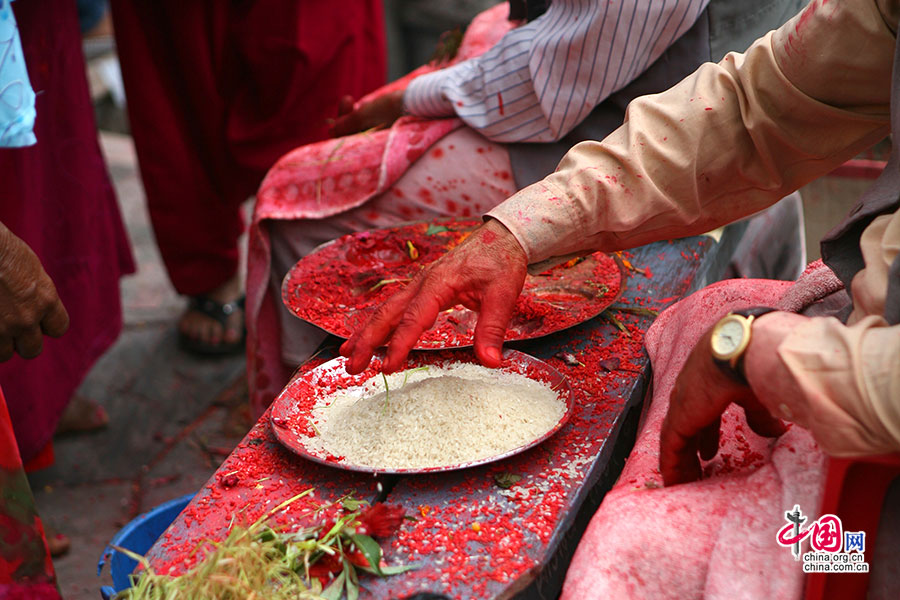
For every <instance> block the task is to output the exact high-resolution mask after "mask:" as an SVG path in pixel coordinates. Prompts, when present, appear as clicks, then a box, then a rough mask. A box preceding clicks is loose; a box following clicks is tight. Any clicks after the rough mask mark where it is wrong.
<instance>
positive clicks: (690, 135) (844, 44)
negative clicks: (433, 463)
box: [342, 0, 898, 368]
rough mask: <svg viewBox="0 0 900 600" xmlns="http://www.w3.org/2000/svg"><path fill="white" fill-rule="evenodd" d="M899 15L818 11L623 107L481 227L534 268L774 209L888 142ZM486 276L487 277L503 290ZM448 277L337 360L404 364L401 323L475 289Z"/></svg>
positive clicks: (433, 272) (381, 317)
mask: <svg viewBox="0 0 900 600" xmlns="http://www.w3.org/2000/svg"><path fill="white" fill-rule="evenodd" d="M897 13H898V2H897V1H896V0H894V1H893V2H887V1H886V0H877V1H876V0H844V1H843V2H828V3H827V4H825V5H824V6H823V2H822V0H814V2H813V3H812V4H810V6H809V7H808V8H807V9H806V10H805V11H804V12H803V13H802V14H800V15H798V16H797V17H794V18H793V19H791V20H790V21H789V22H788V23H786V24H785V25H784V26H782V27H781V28H780V29H779V30H778V31H777V32H775V33H770V34H769V35H767V36H766V37H764V38H763V39H761V40H759V41H758V42H757V43H755V44H754V45H753V46H752V47H751V48H750V49H749V50H748V52H747V53H746V55H740V54H729V55H728V56H726V57H725V58H724V59H723V60H722V62H721V63H719V64H718V65H713V64H707V65H705V66H703V67H701V68H700V69H699V70H698V71H697V72H695V73H694V74H693V75H691V76H690V77H688V78H687V79H685V80H684V81H682V82H681V83H679V84H678V85H676V86H675V87H673V88H672V89H670V90H668V91H666V92H664V93H662V94H657V95H653V96H645V97H642V98H638V99H637V100H635V101H634V102H632V103H631V104H630V105H629V109H628V121H626V123H625V124H624V125H623V126H622V127H620V128H619V129H617V130H616V131H615V132H613V133H612V134H611V135H610V136H609V137H607V138H606V139H605V140H603V141H602V142H584V143H581V144H579V145H577V146H575V148H573V149H572V150H571V151H570V152H569V153H568V154H567V155H566V157H565V158H564V159H563V161H562V163H561V164H560V168H559V169H558V170H557V171H556V173H553V174H551V175H550V176H548V177H546V178H545V179H544V180H542V181H540V182H538V183H535V184H534V185H532V186H529V187H527V188H525V189H524V190H522V191H521V192H519V193H517V194H516V195H514V196H513V197H512V198H510V199H509V200H507V201H506V202H503V203H502V204H500V205H499V206H498V207H496V208H494V209H493V210H492V211H491V212H489V213H488V216H489V217H492V218H493V219H494V220H496V221H498V222H499V223H493V222H489V223H488V225H490V226H491V227H492V228H493V231H494V236H495V237H496V238H499V240H500V241H501V242H502V243H503V244H504V245H510V244H511V243H517V245H518V246H519V248H520V251H519V252H520V253H521V255H522V260H524V261H526V262H527V263H528V264H534V263H537V262H540V261H543V260H546V259H550V258H553V257H559V256H565V255H569V254H573V253H587V252H589V251H593V250H617V249H620V248H629V247H633V246H637V245H641V244H646V243H649V242H653V241H657V240H661V239H668V238H671V237H678V236H685V235H691V234H699V233H702V232H704V231H708V230H710V229H713V228H715V227H717V226H719V225H723V224H725V223H728V222H730V221H733V220H735V219H738V218H740V217H743V216H746V215H749V214H751V213H753V212H756V211H757V210H760V209H761V208H764V207H765V206H767V205H769V204H772V203H774V202H775V201H777V200H778V199H779V198H781V197H782V196H784V195H785V194H786V193H788V192H791V191H793V190H795V189H797V188H798V187H800V186H801V185H803V184H804V183H806V182H808V181H810V180H811V179H813V178H814V177H816V176H818V175H821V174H824V173H826V172H828V171H829V170H831V169H832V168H834V167H836V166H837V165H839V164H841V163H842V162H843V161H845V160H847V159H849V158H851V157H852V156H853V155H855V154H856V153H857V152H859V151H860V150H862V149H863V148H865V147H867V146H869V145H872V144H874V143H876V142H877V141H879V140H880V139H881V138H883V137H884V136H885V135H886V134H887V131H888V115H889V103H890V81H891V67H892V62H893V52H894V45H895V41H894V33H893V32H894V30H895V29H896V23H897ZM838 77H839V78H840V79H839V80H838V79H837V78H838ZM500 224H502V227H501V226H499V225H500ZM472 239H473V240H474V241H476V242H477V240H480V237H476V236H473V238H472ZM453 252H459V253H462V252H464V254H465V256H464V257H463V258H465V259H466V260H478V257H479V255H480V254H482V253H488V252H490V249H489V248H487V247H486V246H483V245H479V244H478V243H473V244H469V245H467V246H466V248H465V249H464V250H463V248H462V246H460V247H459V248H458V249H455V250H454V251H453ZM517 256H518V255H517ZM495 266H496V270H495V271H494V272H493V274H492V277H493V278H494V279H496V280H497V281H498V282H499V281H503V280H508V279H509V274H508V273H506V272H505V271H504V270H503V267H502V265H495ZM517 266H518V264H517ZM457 267H459V261H456V262H454V261H449V260H448V261H444V262H443V263H441V264H437V263H435V268H433V269H430V270H429V271H428V273H427V277H428V279H429V285H428V286H418V287H417V288H416V290H415V291H414V292H413V293H410V294H409V295H407V296H406V297H405V301H404V303H402V304H401V303H393V304H391V306H390V307H389V309H383V310H380V311H379V312H378V313H376V315H375V316H374V317H373V318H372V319H371V320H370V321H369V323H368V324H367V325H366V326H364V327H363V328H362V329H361V330H360V331H359V332H357V333H355V334H354V335H353V337H352V338H351V339H350V341H349V342H348V343H346V344H345V345H344V346H343V347H342V353H343V354H344V356H348V357H351V362H352V364H353V365H354V368H362V367H363V366H364V365H365V364H367V363H368V361H369V359H370V357H371V354H372V351H373V350H374V349H375V348H376V347H378V346H379V345H381V344H382V343H385V342H388V341H389V349H390V353H391V354H392V355H393V356H396V357H405V356H406V353H407V352H409V350H410V349H411V348H412V346H413V344H414V343H415V338H414V337H411V336H409V335H396V334H393V332H394V331H395V328H396V327H397V325H398V323H405V324H407V326H406V327H404V328H403V331H404V332H406V333H409V332H410V331H419V332H421V331H424V330H425V329H427V328H428V327H430V326H431V324H432V321H429V320H428V315H429V314H430V312H429V311H427V310H425V308H426V307H428V306H431V305H433V304H434V303H435V298H437V297H439V302H440V303H443V302H446V301H450V300H452V299H454V298H460V297H462V296H464V295H465V294H467V293H472V288H471V287H470V286H474V285H477V284H478V283H479V282H480V281H481V280H480V279H476V278H471V277H467V274H466V273H465V272H464V271H461V272H457V271H455V270H454V269H455V268H457ZM488 279H490V278H488ZM446 282H452V285H451V284H450V283H446ZM507 287H510V288H511V287H514V286H507ZM502 298H503V299H504V302H508V303H510V305H511V304H512V303H514V302H515V296H514V295H513V296H511V297H509V296H508V295H504V296H502ZM451 305H452V304H451ZM480 310H481V314H480V315H479V321H480V320H482V319H486V320H488V321H489V322H490V323H492V324H496V323H505V322H506V321H504V320H503V319H502V318H498V316H502V315H505V314H507V313H508V311H509V310H510V307H509V306H506V305H505V304H503V302H498V301H494V302H489V303H482V304H481V306H480ZM412 322H415V327H411V326H408V325H409V324H410V323H412ZM392 334H393V337H392ZM502 339H503V336H502V335H499V336H498V335H491V336H485V337H484V338H482V339H481V342H480V343H481V348H480V350H479V339H478V338H477V336H476V350H479V357H481V356H484V355H485V353H486V352H487V350H488V349H489V348H496V349H497V350H498V351H499V348H500V344H501V342H502ZM396 364H399V359H398V362H397V363H396Z"/></svg>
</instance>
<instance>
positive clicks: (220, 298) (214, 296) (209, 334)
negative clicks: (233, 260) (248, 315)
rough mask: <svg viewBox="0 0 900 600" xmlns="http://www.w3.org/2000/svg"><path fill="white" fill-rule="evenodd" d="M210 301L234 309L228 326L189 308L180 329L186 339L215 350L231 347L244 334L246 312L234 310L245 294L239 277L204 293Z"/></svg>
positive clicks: (183, 316) (229, 315) (179, 326)
mask: <svg viewBox="0 0 900 600" xmlns="http://www.w3.org/2000/svg"><path fill="white" fill-rule="evenodd" d="M204 295H205V296H206V297H207V298H209V299H210V300H213V301H215V302H217V303H219V304H222V305H228V306H229V307H230V308H231V312H230V314H228V316H227V318H226V319H225V325H224V326H223V325H222V323H221V322H219V321H218V320H217V319H215V318H213V317H211V316H209V315H208V314H205V313H204V312H202V311H200V310H196V309H194V308H192V307H190V306H189V307H188V308H187V310H185V312H184V314H182V315H181V319H180V320H179V321H178V330H179V331H180V332H181V333H182V334H183V335H184V336H185V337H187V338H190V339H191V340H194V341H195V342H198V343H199V344H202V345H204V346H207V347H209V348H210V349H211V350H214V349H215V348H214V347H215V346H220V345H222V346H226V345H228V346H230V345H234V344H235V343H237V342H239V341H240V340H241V339H242V338H243V335H244V311H243V310H241V309H240V308H236V307H235V303H236V302H237V301H238V300H239V299H240V298H241V296H242V295H243V289H242V284H241V280H240V278H239V277H238V276H237V275H235V276H234V277H232V278H231V279H230V280H228V281H227V282H225V283H224V284H222V285H221V286H219V287H217V288H216V289H214V290H211V291H210V292H208V293H206V294H204Z"/></svg>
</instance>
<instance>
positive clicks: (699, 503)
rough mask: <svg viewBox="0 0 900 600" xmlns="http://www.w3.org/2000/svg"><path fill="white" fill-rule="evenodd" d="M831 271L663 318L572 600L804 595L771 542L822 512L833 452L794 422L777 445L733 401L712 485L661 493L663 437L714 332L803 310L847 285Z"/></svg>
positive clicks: (707, 299) (680, 307) (698, 302)
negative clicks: (627, 441) (680, 381)
mask: <svg viewBox="0 0 900 600" xmlns="http://www.w3.org/2000/svg"><path fill="white" fill-rule="evenodd" d="M826 271H827V272H826ZM830 273H831V272H830V270H829V269H828V268H827V267H825V266H824V265H822V264H821V261H819V262H818V264H817V263H813V264H812V265H810V267H808V268H807V270H806V271H805V272H804V275H803V276H801V278H800V280H798V281H797V282H795V283H789V282H783V281H768V280H753V279H740V280H729V281H723V282H719V283H717V284H714V285H711V286H709V287H707V288H705V289H703V290H700V291H698V292H697V293H695V294H693V295H691V296H689V297H688V298H685V299H684V300H682V301H680V302H678V303H677V304H675V305H673V306H672V307H670V308H669V309H668V310H666V311H665V312H663V313H662V314H661V315H660V316H659V318H658V319H657V321H656V322H655V323H654V324H653V326H652V327H651V328H650V330H649V331H648V332H647V337H646V341H645V344H646V347H647V350H648V352H649V354H650V358H651V361H652V363H653V373H654V379H653V386H654V392H653V401H652V403H651V404H650V406H649V409H648V410H647V413H646V415H645V422H644V423H643V425H642V428H641V431H640V432H639V434H638V438H637V441H636V442H635V447H634V450H633V451H632V452H631V455H630V456H629V458H628V462H627V463H626V465H625V468H624V469H623V471H622V475H621V476H620V477H619V480H618V481H617V482H616V484H615V486H614V487H613V489H612V490H611V491H610V492H609V493H608V494H607V495H606V497H605V498H604V500H603V503H602V505H601V506H600V508H599V509H598V510H597V512H596V514H595V515H594V517H593V518H592V520H591V522H590V525H589V526H588V529H587V531H586V532H585V534H584V537H583V538H582V540H581V542H580V544H579V546H578V549H577V551H576V553H575V556H574V559H573V561H572V564H571V566H570V568H569V572H568V574H567V576H566V581H565V585H564V588H563V595H562V598H563V599H564V600H576V599H587V598H629V599H640V598H653V599H660V598H678V599H679V600H688V599H692V598H723V599H724V598H727V599H729V600H731V599H735V598H748V599H751V598H799V597H800V595H801V594H802V591H803V571H802V566H801V564H800V563H799V562H796V561H795V560H794V558H793V556H792V555H791V552H790V551H789V550H788V549H786V548H783V547H781V546H779V545H778V544H777V542H776V538H775V535H776V532H777V531H778V530H779V529H780V528H781V527H783V526H784V525H785V520H784V512H785V511H786V510H789V509H791V508H792V507H793V506H794V505H795V504H799V505H800V507H801V509H802V510H803V512H804V513H806V514H807V515H809V518H810V520H812V519H814V518H815V517H816V516H817V515H818V508H819V503H820V498H821V488H822V484H823V481H824V475H825V471H824V469H825V455H824V454H823V453H822V452H821V451H820V450H819V449H818V447H817V446H816V444H815V442H814V440H813V438H812V435H811V434H810V433H809V432H808V431H806V430H805V429H803V428H801V427H798V426H793V427H791V428H790V429H789V430H788V432H787V433H786V434H784V435H783V436H781V437H780V438H778V439H776V440H770V439H767V438H762V437H760V436H757V435H756V434H755V433H753V432H752V431H751V430H750V428H749V427H748V426H747V424H746V422H745V420H744V416H743V412H742V411H741V410H740V409H738V408H736V407H734V406H732V407H731V408H729V409H728V410H727V411H726V413H725V416H724V418H723V420H722V435H721V440H722V442H721V446H720V449H719V454H718V455H717V456H716V457H715V458H714V459H713V460H712V461H710V462H708V463H706V464H705V465H704V479H702V480H701V481H698V482H694V483H690V484H686V485H678V486H673V487H668V488H663V487H661V486H662V478H661V476H660V473H659V432H660V429H661V427H662V422H663V419H664V418H665V415H666V411H667V408H668V404H669V394H670V392H671V390H672V387H673V385H674V383H675V379H676V378H677V376H678V374H679V372H680V371H681V367H682V365H684V362H685V361H686V359H687V357H688V355H689V354H690V352H691V350H692V348H693V347H694V345H695V344H696V343H697V340H698V339H699V338H700V337H701V336H702V335H703V334H704V333H705V332H706V331H707V329H708V328H710V327H711V326H712V325H713V324H714V323H715V322H716V321H717V320H718V319H719V318H721V317H722V316H723V315H724V314H726V313H727V312H728V311H729V310H736V309H740V308H745V307H748V306H758V305H765V306H778V307H784V308H788V307H790V308H791V309H794V310H796V311H799V310H802V309H803V308H804V307H805V306H807V305H809V304H810V303H812V302H814V301H816V300H819V299H821V297H823V296H824V295H826V294H827V293H830V292H831V291H835V290H836V289H839V283H838V287H837V288H836V287H835V283H834V282H835V281H836V278H834V276H833V274H831V275H829V274H830Z"/></svg>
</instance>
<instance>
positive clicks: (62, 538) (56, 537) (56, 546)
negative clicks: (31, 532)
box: [44, 524, 72, 558]
mask: <svg viewBox="0 0 900 600" xmlns="http://www.w3.org/2000/svg"><path fill="white" fill-rule="evenodd" d="M44 535H45V536H46V538H47V550H48V551H49V552H50V556H52V557H53V558H56V557H58V556H62V555H63V554H65V553H66V552H68V551H69V548H71V547H72V540H71V539H69V536H67V535H65V534H62V533H60V532H59V531H57V530H56V528H55V527H53V526H51V525H46V524H45V525H44Z"/></svg>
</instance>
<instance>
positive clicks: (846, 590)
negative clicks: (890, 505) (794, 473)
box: [806, 454, 900, 600]
mask: <svg viewBox="0 0 900 600" xmlns="http://www.w3.org/2000/svg"><path fill="white" fill-rule="evenodd" d="M897 476H900V454H891V455H887V456H870V457H865V458H857V459H845V458H829V462H828V471H827V473H826V475H825V492H824V495H823V497H822V506H821V510H820V511H819V514H820V515H825V514H833V515H837V516H838V517H840V519H841V523H842V525H843V526H844V530H846V531H865V532H866V546H865V552H864V554H865V560H866V562H867V563H869V564H870V565H871V564H872V555H873V554H874V551H875V541H876V536H877V534H878V523H879V521H880V519H881V507H882V505H883V503H884V496H885V494H886V493H887V489H888V486H889V485H890V484H891V482H892V481H894V479H895V478H896V477H897ZM868 588H869V574H868V573H810V574H809V575H807V576H806V600H824V599H826V598H840V599H842V600H843V599H848V600H852V599H854V598H865V597H866V593H867V590H868Z"/></svg>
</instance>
